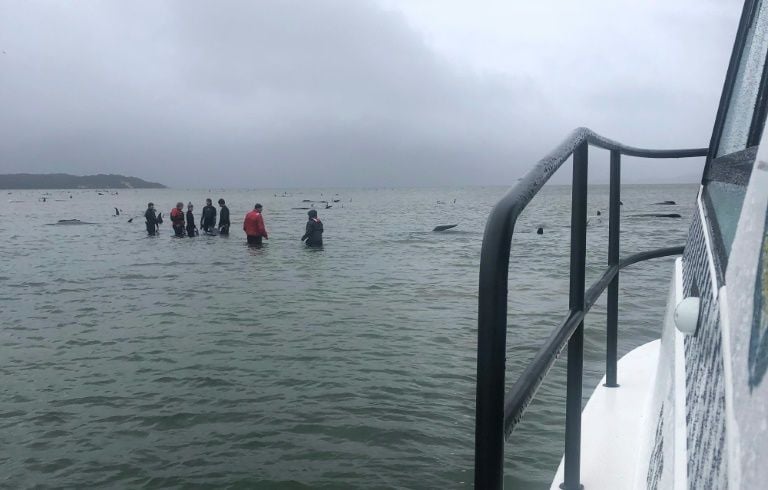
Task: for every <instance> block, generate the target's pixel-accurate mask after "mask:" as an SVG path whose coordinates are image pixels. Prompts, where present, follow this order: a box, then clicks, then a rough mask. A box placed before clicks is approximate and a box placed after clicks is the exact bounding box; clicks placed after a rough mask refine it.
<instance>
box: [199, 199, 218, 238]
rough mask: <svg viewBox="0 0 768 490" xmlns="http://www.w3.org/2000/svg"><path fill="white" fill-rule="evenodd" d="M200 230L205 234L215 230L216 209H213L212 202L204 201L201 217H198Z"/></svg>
mask: <svg viewBox="0 0 768 490" xmlns="http://www.w3.org/2000/svg"><path fill="white" fill-rule="evenodd" d="M200 228H202V229H203V231H204V232H206V233H211V232H212V230H213V229H214V228H216V208H214V207H213V201H211V200H210V199H206V200H205V207H204V208H203V215H202V216H201V217H200Z"/></svg>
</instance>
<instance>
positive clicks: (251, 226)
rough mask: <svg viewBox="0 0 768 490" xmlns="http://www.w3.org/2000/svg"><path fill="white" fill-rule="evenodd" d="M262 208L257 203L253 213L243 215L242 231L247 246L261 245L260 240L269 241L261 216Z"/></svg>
mask: <svg viewBox="0 0 768 490" xmlns="http://www.w3.org/2000/svg"><path fill="white" fill-rule="evenodd" d="M261 210H262V206H261V204H259V203H256V205H255V206H254V207H253V211H251V212H250V213H248V214H246V215H245V221H243V231H245V236H246V238H247V239H248V245H261V239H262V238H264V239H266V240H269V236H268V235H267V229H266V228H264V218H263V217H262V216H261Z"/></svg>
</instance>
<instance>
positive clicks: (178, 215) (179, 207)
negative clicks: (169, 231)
mask: <svg viewBox="0 0 768 490" xmlns="http://www.w3.org/2000/svg"><path fill="white" fill-rule="evenodd" d="M183 209H184V203H183V202H177V203H176V207H175V208H173V209H171V226H173V234H174V235H176V236H177V237H180V236H184V211H183Z"/></svg>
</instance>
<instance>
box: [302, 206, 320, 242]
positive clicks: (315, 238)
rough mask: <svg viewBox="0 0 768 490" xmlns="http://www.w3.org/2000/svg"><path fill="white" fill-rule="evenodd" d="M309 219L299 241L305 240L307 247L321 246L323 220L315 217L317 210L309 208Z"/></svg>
mask: <svg viewBox="0 0 768 490" xmlns="http://www.w3.org/2000/svg"><path fill="white" fill-rule="evenodd" d="M307 216H309V219H308V220H307V232H306V233H304V236H303V237H301V241H302V242H303V241H304V240H306V242H305V243H306V244H307V246H308V247H322V246H323V222H322V221H320V220H319V219H318V218H317V211H315V210H314V209H310V210H309V211H308V212H307Z"/></svg>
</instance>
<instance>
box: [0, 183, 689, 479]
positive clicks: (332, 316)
mask: <svg viewBox="0 0 768 490" xmlns="http://www.w3.org/2000/svg"><path fill="white" fill-rule="evenodd" d="M506 190H507V189H506V188H504V187H490V188H479V187H468V188H440V189H316V190H308V189H303V190H286V189H275V190H257V191H232V190H227V191H210V192H206V191H200V190H178V189H167V190H120V191H119V194H118V195H111V194H109V193H105V194H104V195H99V194H98V193H97V192H96V191H91V190H88V191H86V190H78V191H4V192H6V193H8V194H7V195H6V197H7V199H8V200H12V201H21V202H9V203H8V204H6V205H4V206H3V208H2V210H0V219H2V221H3V223H4V224H5V237H4V239H3V240H2V241H0V256H2V258H3V260H2V263H1V264H0V305H2V307H1V309H2V328H1V329H0V335H1V336H0V358H2V359H3V363H2V364H0V374H1V375H2V377H3V383H2V388H0V390H1V392H2V396H0V465H2V468H3V469H4V471H3V472H2V475H0V486H2V487H7V488H25V487H38V488H58V487H76V488H88V487H111V488H137V487H139V488H157V487H172V488H173V487H189V486H194V487H195V488H222V487H225V488H226V487H231V488H463V487H470V486H471V484H472V465H473V438H474V390H475V384H474V383H475V349H476V322H477V277H478V266H479V260H480V257H479V256H480V246H481V243H482V237H483V234H482V233H483V227H484V224H485V220H486V218H487V216H488V213H489V212H490V209H491V207H492V206H493V204H494V203H495V202H496V201H497V200H498V199H499V198H500V197H501V196H502V195H503V194H504V193H505V192H506ZM696 190H697V186H695V185H676V186H625V187H624V188H623V189H622V200H623V202H624V204H625V205H624V206H623V208H622V213H623V218H622V254H623V255H626V254H630V253H634V252H637V251H642V250H648V249H652V248H657V247H663V246H673V245H682V244H683V243H684V240H685V236H686V233H687V229H688V225H689V222H690V216H691V212H692V210H693V203H694V199H695V192H696ZM44 192H48V193H49V195H47V196H46V197H47V202H45V203H42V202H39V200H38V199H39V198H40V197H41V196H42V195H43V193H44ZM589 192H590V204H589V215H590V225H589V231H588V233H589V236H588V254H589V255H588V273H587V277H588V281H592V280H594V279H595V278H596V277H597V276H598V275H599V274H600V272H601V271H602V267H604V264H605V262H606V261H607V234H608V213H607V197H608V188H607V186H593V187H591V188H590V191H589ZM283 193H286V194H288V197H281V196H282V195H283ZM70 195H72V198H71V199H70V198H69V196H70ZM207 197H210V198H212V199H213V201H214V202H216V201H217V200H218V198H220V197H223V198H225V199H226V200H227V204H228V205H229V208H230V211H231V220H232V228H231V233H232V234H231V235H230V236H229V237H206V236H201V237H196V238H184V239H174V238H171V227H170V220H169V219H168V216H167V215H168V212H169V211H170V209H171V207H172V206H173V205H174V204H175V203H176V202H177V201H183V202H184V203H185V204H186V203H187V202H188V201H192V202H193V203H194V204H195V207H196V217H197V218H198V220H199V215H200V212H201V210H202V206H203V205H204V199H205V198H207ZM304 199H311V200H317V201H319V200H328V201H332V200H333V199H339V202H337V203H331V204H332V205H333V207H332V208H331V209H327V210H326V209H323V207H324V205H323V204H316V206H317V208H318V211H319V214H320V219H321V220H322V221H323V223H324V225H325V234H324V243H325V248H324V249H322V250H308V249H306V247H304V246H303V244H302V243H301V242H300V241H299V238H300V237H301V235H302V234H303V232H304V224H305V221H306V211H305V210H296V209H291V208H294V207H307V206H310V204H308V203H304V202H302V200H304ZM454 199H455V200H456V201H455V203H454ZM664 200H674V201H677V203H678V205H675V206H654V205H653V203H655V202H659V201H664ZM148 201H153V202H154V203H155V205H156V208H157V209H158V211H160V212H162V213H163V215H164V217H165V218H166V221H165V223H164V224H163V225H162V229H161V233H160V235H159V236H157V237H147V236H146V232H145V229H144V219H143V217H139V218H136V219H135V220H134V221H133V223H130V224H129V223H127V220H128V218H130V217H133V216H140V215H142V214H143V212H144V209H145V208H146V203H147V202H148ZM438 201H440V202H441V203H438ZM256 202H261V203H262V204H263V205H264V219H265V223H266V227H267V230H268V231H269V235H270V239H269V240H268V241H266V242H265V245H264V247H263V248H260V249H255V248H249V247H247V246H246V244H245V236H244V234H243V232H242V218H243V216H244V215H245V213H246V212H247V211H249V210H250V209H251V208H252V207H253V204H254V203H256ZM342 206H343V207H342ZM113 207H117V208H118V209H122V211H123V212H122V214H121V216H119V217H115V216H113V215H114V209H113ZM569 207H570V189H569V188H568V187H547V188H545V189H544V191H542V194H541V195H540V196H539V197H537V198H536V199H535V200H534V201H533V203H532V204H531V205H530V207H529V209H528V210H527V211H526V212H525V214H524V215H523V217H522V218H521V220H520V221H519V222H518V224H517V226H516V229H515V236H514V238H513V245H512V256H511V266H510V308H509V311H510V317H509V332H508V361H509V362H508V384H509V385H511V383H512V382H513V381H514V379H515V378H516V376H517V375H518V374H519V373H520V372H521V371H522V369H523V368H524V366H525V363H526V362H527V361H528V360H530V359H531V357H532V356H533V355H534V353H535V352H536V349H537V348H538V347H539V345H540V344H541V342H542V341H543V339H545V338H546V337H547V335H548V334H549V332H551V329H552V328H554V326H556V325H557V324H558V323H559V322H560V320H561V319H562V318H563V317H564V315H565V312H566V310H567V303H568V297H567V289H568V244H569V241H568V237H569V233H570V230H569V223H570V216H569ZM598 210H601V211H602V216H600V217H597V216H596V212H597V211H598ZM649 212H664V213H679V214H681V215H682V216H683V218H682V219H654V218H648V217H635V216H633V215H635V214H641V213H649ZM72 218H77V219H80V220H82V221H88V222H94V223H97V224H96V225H82V226H48V225H47V224H49V223H55V222H56V221H58V220H60V219H72ZM454 223H458V225H459V226H458V227H456V228H454V229H452V230H449V231H446V232H442V233H433V232H432V231H431V230H432V229H433V228H434V227H435V226H436V225H441V224H454ZM198 224H199V221H198ZM539 226H543V228H544V234H543V235H537V234H536V233H535V232H536V228H537V227H539ZM671 276H672V259H660V260H655V261H650V262H645V263H641V264H638V265H635V266H633V267H631V268H629V269H628V270H626V272H623V273H622V275H621V282H620V290H621V297H620V315H619V322H620V325H619V345H620V354H623V353H625V352H627V351H628V350H629V349H631V348H633V347H636V346H638V345H640V344H642V343H644V342H646V341H649V340H652V339H654V338H656V337H658V335H659V332H660V329H661V325H660V323H661V320H662V318H663V313H664V302H665V299H666V296H665V293H666V290H667V287H668V282H669V280H670V279H671ZM604 344H605V298H604V297H603V298H601V299H600V301H598V303H597V304H596V305H595V306H594V308H593V310H592V313H590V315H589V316H588V317H587V322H586V335H585V349H586V353H585V363H586V364H585V393H584V394H585V397H586V396H588V395H589V394H590V393H591V390H592V388H593V387H594V385H595V384H596V383H597V382H598V380H599V378H600V377H601V376H602V371H603V363H604V352H605V346H604ZM564 367H565V363H564V362H563V361H562V360H561V361H559V362H558V363H557V364H556V365H555V368H554V369H553V371H552V372H551V373H550V376H549V378H548V379H547V381H546V382H545V384H544V386H543V387H542V388H541V390H540V391H539V393H538V396H537V398H536V400H535V401H534V403H533V404H532V405H531V407H530V409H529V411H528V412H527V414H526V416H525V418H524V419H523V422H522V424H521V425H520V427H519V428H518V429H517V430H516V431H515V432H514V433H513V435H512V437H511V439H510V441H509V443H508V444H507V446H506V451H507V456H506V460H507V469H506V475H507V477H506V478H507V483H508V484H510V485H512V484H515V485H519V486H523V487H530V488H544V487H546V486H548V485H549V484H550V482H551V478H552V477H553V475H554V472H555V470H556V467H557V464H558V462H559V460H560V457H561V454H562V445H563V443H562V440H563V430H564V425H563V424H564V399H565V385H564V379H565V378H564ZM619 382H621V372H619Z"/></svg>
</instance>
